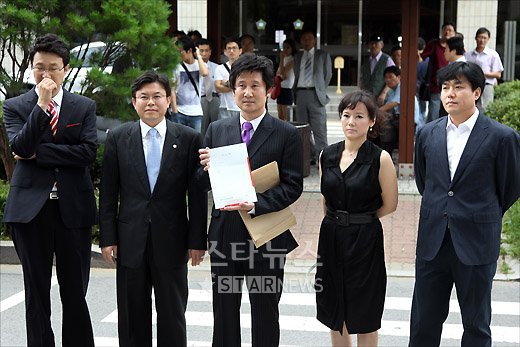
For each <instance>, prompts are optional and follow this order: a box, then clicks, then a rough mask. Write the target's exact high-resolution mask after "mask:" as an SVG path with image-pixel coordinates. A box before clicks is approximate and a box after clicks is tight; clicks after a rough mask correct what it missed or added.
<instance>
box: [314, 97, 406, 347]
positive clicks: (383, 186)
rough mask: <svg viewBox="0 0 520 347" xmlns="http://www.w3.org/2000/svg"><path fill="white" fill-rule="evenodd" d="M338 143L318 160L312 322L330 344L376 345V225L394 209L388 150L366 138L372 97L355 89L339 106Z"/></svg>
mask: <svg viewBox="0 0 520 347" xmlns="http://www.w3.org/2000/svg"><path fill="white" fill-rule="evenodd" d="M338 111H339V114H340V117H341V127H342V129H343V133H344V134H345V139H344V140H343V141H341V142H338V143H336V144H333V145H330V146H328V147H326V148H325V149H324V150H323V152H322V154H321V156H320V176H321V193H322V195H323V208H324V211H325V217H324V219H323V221H322V224H321V228H320V236H319V243H318V268H317V271H316V284H315V286H316V303H317V318H318V320H319V321H320V322H322V323H323V324H325V325H326V326H327V327H329V328H330V329H331V339H332V345H333V346H351V345H352V341H351V338H350V335H352V334H357V342H358V346H377V339H378V335H377V331H378V330H379V329H380V328H381V318H382V316H383V307H384V302H385V293H386V268H385V255H384V248H383V246H384V242H383V228H382V226H381V222H380V221H379V218H381V217H383V216H385V215H387V214H389V213H392V212H394V211H395V209H396V208H397V175H396V171H395V167H394V164H393V163H392V159H391V158H390V155H389V154H388V152H386V151H384V150H382V149H381V148H379V147H378V146H377V145H375V144H374V143H373V142H372V141H368V140H367V137H368V136H371V137H372V136H375V135H376V133H377V129H378V123H377V120H378V119H377V117H376V115H377V113H378V112H380V111H379V109H378V107H377V104H376V100H375V98H374V97H373V96H372V94H370V93H369V92H367V91H355V92H352V93H349V94H347V95H345V97H343V99H342V100H341V102H340V104H339V109H338Z"/></svg>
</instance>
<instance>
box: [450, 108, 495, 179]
mask: <svg viewBox="0 0 520 347" xmlns="http://www.w3.org/2000/svg"><path fill="white" fill-rule="evenodd" d="M487 127H488V124H487V122H486V118H485V117H484V116H483V115H482V113H480V114H479V116H478V118H477V122H476V123H475V126H474V127H473V130H472V131H471V134H470V135H469V138H468V142H467V143H466V147H464V151H463V152H462V156H461V157H460V161H459V165H457V170H456V171H455V175H454V176H453V180H452V182H451V186H453V185H454V184H455V183H456V182H457V180H459V179H460V177H461V175H462V173H463V172H464V170H465V169H466V167H467V166H468V164H469V163H470V162H471V159H472V158H473V156H474V155H475V153H477V150H478V149H479V148H480V144H481V143H482V141H484V139H485V138H486V137H487V135H488V132H487V131H486V129H487Z"/></svg>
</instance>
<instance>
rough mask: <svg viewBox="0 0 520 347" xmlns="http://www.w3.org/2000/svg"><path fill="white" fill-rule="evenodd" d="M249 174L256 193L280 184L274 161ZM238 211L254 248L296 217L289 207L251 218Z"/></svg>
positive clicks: (283, 228) (290, 225) (272, 236)
mask: <svg viewBox="0 0 520 347" xmlns="http://www.w3.org/2000/svg"><path fill="white" fill-rule="evenodd" d="M251 175H252V176H253V182H254V184H255V190H256V192H257V193H263V192H265V191H266V190H268V189H269V188H271V187H275V186H277V185H278V184H280V175H279V172H278V163H277V162H276V161H273V162H271V163H269V164H267V165H264V166H262V167H260V168H258V169H256V170H254V171H253V172H251ZM238 212H239V213H240V217H242V220H243V221H244V224H245V225H246V228H247V231H249V235H251V239H252V240H253V242H254V244H255V247H256V248H258V247H260V246H262V245H264V244H265V243H266V242H268V241H270V240H272V239H274V238H275V237H276V236H278V235H280V234H281V233H283V232H284V231H286V230H287V229H289V228H290V227H292V226H294V225H296V217H295V216H294V214H293V213H292V212H291V209H290V208H289V207H286V208H284V209H283V210H280V211H276V212H271V213H267V214H264V215H261V216H256V217H255V218H251V215H249V214H248V213H247V212H245V211H238Z"/></svg>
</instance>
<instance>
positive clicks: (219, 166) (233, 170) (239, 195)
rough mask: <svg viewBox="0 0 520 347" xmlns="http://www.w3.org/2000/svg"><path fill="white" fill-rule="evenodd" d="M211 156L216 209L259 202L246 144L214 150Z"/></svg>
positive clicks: (210, 174)
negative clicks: (242, 203)
mask: <svg viewBox="0 0 520 347" xmlns="http://www.w3.org/2000/svg"><path fill="white" fill-rule="evenodd" d="M209 155H210V165H209V171H208V173H209V179H210V181H211V190H212V193H213V201H214V202H215V208H222V207H224V206H226V205H233V204H239V203H241V202H256V201H257V199H256V192H255V187H254V186H253V178H252V176H251V168H250V166H249V158H248V154H247V147H246V144H245V143H239V144H236V145H230V146H224V147H218V148H212V149H210V150H209Z"/></svg>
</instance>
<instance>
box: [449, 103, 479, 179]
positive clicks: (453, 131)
mask: <svg viewBox="0 0 520 347" xmlns="http://www.w3.org/2000/svg"><path fill="white" fill-rule="evenodd" d="M478 114H479V111H478V109H477V108H476V107H475V112H474V113H473V115H472V116H471V117H469V118H468V119H467V120H466V121H465V122H463V123H460V124H459V126H458V127H456V126H455V124H453V122H452V121H451V116H450V115H448V123H447V124H446V147H447V150H448V164H449V167H450V176H451V179H452V180H453V176H454V175H455V171H457V167H458V166H459V162H460V158H461V157H462V152H464V148H466V144H467V143H468V139H469V135H471V131H472V130H473V127H474V126H475V123H476V122H477V118H478Z"/></svg>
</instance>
